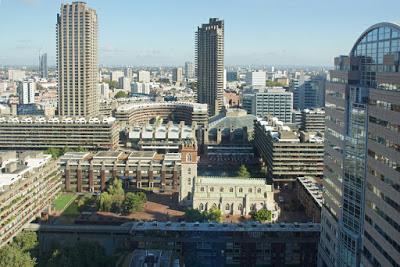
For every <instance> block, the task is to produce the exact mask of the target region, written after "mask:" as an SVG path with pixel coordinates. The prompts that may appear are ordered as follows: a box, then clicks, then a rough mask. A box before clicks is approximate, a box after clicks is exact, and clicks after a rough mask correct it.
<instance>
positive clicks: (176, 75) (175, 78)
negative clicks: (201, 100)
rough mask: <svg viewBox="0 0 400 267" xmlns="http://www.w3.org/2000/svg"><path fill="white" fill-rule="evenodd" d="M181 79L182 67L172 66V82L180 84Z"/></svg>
mask: <svg viewBox="0 0 400 267" xmlns="http://www.w3.org/2000/svg"><path fill="white" fill-rule="evenodd" d="M182 81H183V69H182V68H174V69H173V70H172V82H174V83H175V84H181V83H182Z"/></svg>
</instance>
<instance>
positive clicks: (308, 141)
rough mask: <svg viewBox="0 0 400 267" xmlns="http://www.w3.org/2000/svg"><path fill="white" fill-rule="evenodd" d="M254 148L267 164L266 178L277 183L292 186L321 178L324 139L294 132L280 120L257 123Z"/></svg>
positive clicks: (313, 134) (270, 119)
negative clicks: (301, 179) (304, 178)
mask: <svg viewBox="0 0 400 267" xmlns="http://www.w3.org/2000/svg"><path fill="white" fill-rule="evenodd" d="M254 146H255V147H256V149H257V151H258V153H259V154H260V156H261V158H262V159H263V160H264V161H265V165H266V168H267V169H266V170H267V176H268V177H269V178H270V179H272V180H273V181H274V182H275V183H289V184H290V183H293V182H294V181H296V179H297V177H300V176H315V177H322V175H323V171H324V139H323V137H322V136H321V135H319V134H316V133H312V132H311V133H308V132H302V131H301V132H300V133H297V132H294V131H292V130H291V129H290V127H288V126H286V125H284V123H283V122H281V121H279V120H278V119H277V118H274V117H269V118H267V119H262V118H257V119H256V120H255V121H254Z"/></svg>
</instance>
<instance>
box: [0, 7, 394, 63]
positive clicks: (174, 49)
mask: <svg viewBox="0 0 400 267" xmlns="http://www.w3.org/2000/svg"><path fill="white" fill-rule="evenodd" d="M65 2H66V1H62V0H0V34H1V37H0V66H1V65H37V64H38V55H39V53H40V52H47V53H48V60H49V65H55V53H56V26H55V24H56V16H57V13H58V12H59V9H60V5H61V3H65ZM86 2H87V3H88V5H89V6H90V7H92V8H94V9H96V11H97V14H98V18H99V62H100V64H103V65H132V66H159V65H163V66H180V65H183V64H184V62H185V61H193V60H194V36H195V31H196V29H197V26H199V25H201V24H202V23H206V22H207V21H208V18H210V17H218V18H220V19H223V20H224V21H225V65H275V66H279V65H298V66H332V65H333V58H334V57H335V56H338V55H342V54H348V53H349V51H350V49H351V47H352V45H353V44H354V42H355V41H356V39H357V38H358V37H359V35H360V34H361V33H362V32H363V31H364V30H365V29H367V28H368V27H369V26H371V25H373V24H375V23H378V22H382V21H388V22H396V21H397V22H400V16H399V10H400V0H244V1H243V0H87V1H86Z"/></svg>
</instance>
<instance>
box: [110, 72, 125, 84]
mask: <svg viewBox="0 0 400 267" xmlns="http://www.w3.org/2000/svg"><path fill="white" fill-rule="evenodd" d="M121 77H124V72H123V71H122V70H114V71H112V72H111V74H110V78H111V81H115V82H118V81H119V78H121Z"/></svg>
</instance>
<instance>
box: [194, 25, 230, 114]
mask: <svg viewBox="0 0 400 267" xmlns="http://www.w3.org/2000/svg"><path fill="white" fill-rule="evenodd" d="M196 76H197V102H198V103H206V104H208V114H209V115H210V116H214V115H216V114H218V113H219V112H220V111H221V109H222V107H223V93H224V88H223V87H224V21H223V20H219V19H217V18H211V19H210V21H209V23H208V24H203V25H202V26H201V27H198V28H197V32H196Z"/></svg>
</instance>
